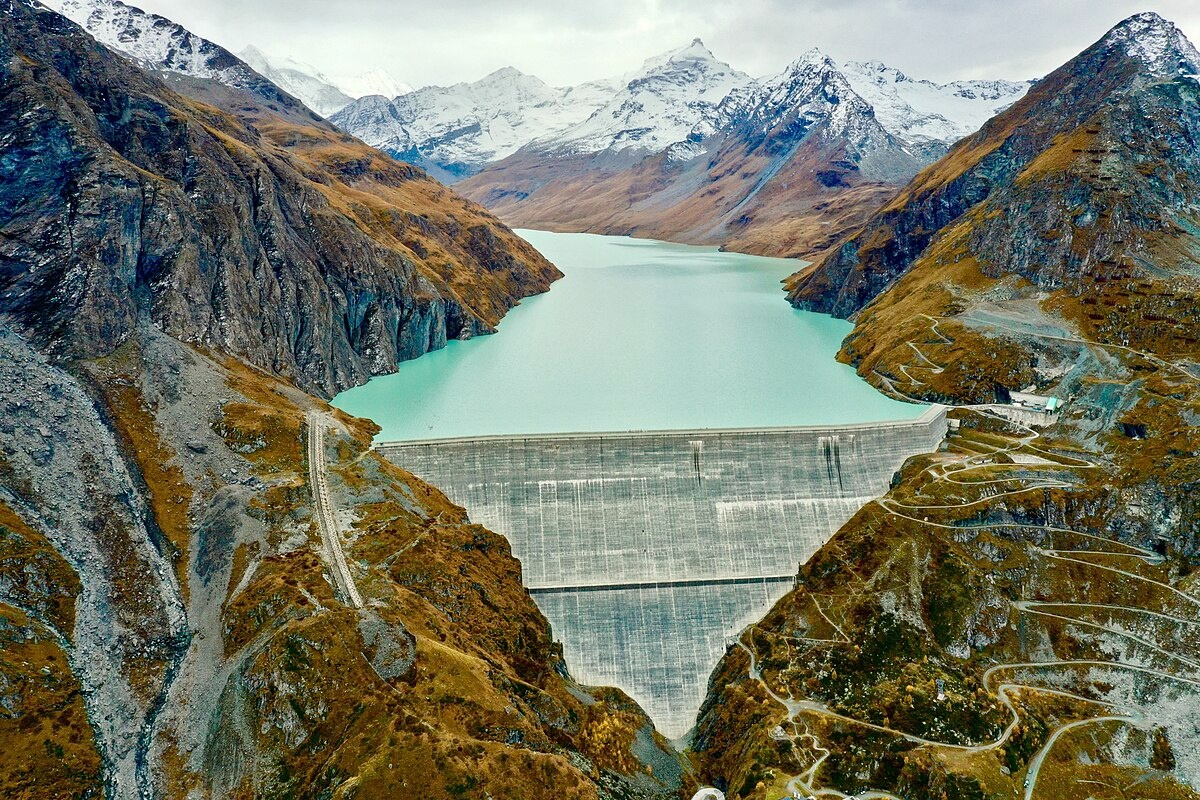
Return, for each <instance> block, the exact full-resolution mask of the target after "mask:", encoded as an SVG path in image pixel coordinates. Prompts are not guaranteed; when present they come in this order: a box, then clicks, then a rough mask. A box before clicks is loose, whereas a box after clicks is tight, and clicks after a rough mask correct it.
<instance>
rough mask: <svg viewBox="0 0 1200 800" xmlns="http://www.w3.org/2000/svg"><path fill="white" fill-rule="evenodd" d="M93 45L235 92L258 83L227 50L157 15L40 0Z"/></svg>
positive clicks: (99, 1)
mask: <svg viewBox="0 0 1200 800" xmlns="http://www.w3.org/2000/svg"><path fill="white" fill-rule="evenodd" d="M43 4H44V5H45V6H46V7H47V8H50V9H51V10H53V11H57V12H58V13H59V14H62V15H63V16H64V17H67V18H68V19H70V20H71V21H72V22H75V23H76V24H78V25H80V26H81V27H83V28H84V29H85V30H87V32H88V33H90V34H91V35H92V36H93V37H95V39H96V41H98V42H100V43H101V44H103V45H106V46H107V47H109V48H111V49H113V50H116V51H118V52H121V53H124V54H125V55H127V56H129V57H131V58H133V59H134V60H135V61H137V62H139V63H140V64H142V65H143V66H146V67H149V68H150V69H158V70H166V71H168V72H177V73H179V74H181V75H188V76H191V77H193V78H206V79H209V80H215V81H219V82H221V83H224V84H227V85H229V86H234V87H237V88H250V87H252V86H254V85H256V84H257V83H258V82H259V81H260V80H261V79H260V78H259V77H258V76H257V75H255V74H254V72H253V70H251V69H247V67H246V65H245V64H243V63H242V62H241V61H239V60H238V59H237V58H236V57H234V56H233V54H231V53H230V52H229V51H228V50H226V49H225V48H223V47H221V46H220V45H217V44H214V43H213V42H210V41H208V40H207V39H204V38H202V37H200V36H196V35H195V34H193V33H192V32H191V31H189V30H188V29H187V28H184V27H183V26H182V25H179V24H177V23H175V22H172V21H171V20H169V19H167V18H165V17H160V16H158V15H157V14H148V13H146V12H145V11H142V10H141V9H140V8H135V7H134V6H129V5H126V4H125V3H122V2H120V0H43Z"/></svg>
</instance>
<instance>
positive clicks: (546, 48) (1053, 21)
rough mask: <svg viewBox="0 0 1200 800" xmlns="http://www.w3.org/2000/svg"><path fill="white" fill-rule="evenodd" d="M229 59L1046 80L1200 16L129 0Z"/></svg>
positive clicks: (813, 2)
mask: <svg viewBox="0 0 1200 800" xmlns="http://www.w3.org/2000/svg"><path fill="white" fill-rule="evenodd" d="M126 1H127V2H130V3H132V4H134V5H139V6H141V7H142V8H145V9H146V10H148V11H154V12H157V13H159V14H163V15H164V16H167V17H170V18H171V19H174V20H176V21H177V22H180V23H182V24H184V25H185V26H186V27H188V28H190V29H191V30H193V31H194V32H196V33H198V34H200V35H202V36H205V37H207V38H210V39H213V40H214V41H216V42H218V43H220V44H223V45H225V46H226V47H228V48H230V49H231V50H234V51H239V50H241V49H242V48H243V47H244V46H246V45H247V44H255V45H258V46H259V47H260V48H261V49H262V50H264V51H266V52H267V53H269V54H271V55H281V56H292V57H294V58H297V59H300V60H302V61H305V62H307V63H310V64H313V65H315V66H316V67H317V68H318V69H320V70H321V71H323V72H326V73H328V74H332V75H338V74H352V73H357V72H362V71H365V70H367V69H371V68H373V67H376V66H379V67H383V68H385V69H387V70H388V71H389V72H391V73H392V74H393V75H395V77H397V78H399V79H400V80H402V81H406V82H408V83H410V84H413V85H414V86H423V85H427V84H431V83H439V84H445V83H454V82H456V81H463V80H475V79H477V78H479V77H482V76H483V75H486V74H487V73H488V72H491V71H492V70H495V69H498V68H500V67H503V66H514V67H516V68H518V69H520V70H522V71H524V72H528V73H532V74H534V75H537V76H539V77H541V78H543V79H544V80H546V81H547V82H549V83H551V84H555V85H567V84H573V83H578V82H581V81H585V80H591V79H595V78H601V77H607V76H609V75H619V74H622V73H625V72H628V71H629V70H632V69H635V68H636V67H638V66H639V65H640V64H641V62H642V60H643V59H645V58H646V57H648V56H651V55H655V54H657V53H660V52H662V51H664V50H670V49H673V48H675V47H680V46H682V45H685V44H687V43H688V42H690V41H691V40H692V39H693V38H694V37H697V36H699V37H700V38H702V39H703V40H704V42H705V44H707V45H708V46H709V48H710V49H711V50H712V51H713V52H714V53H715V54H716V55H717V57H718V58H720V59H722V60H724V61H728V62H729V63H731V64H732V65H733V66H735V67H737V68H739V69H742V70H744V71H746V72H749V73H751V74H752V75H756V76H757V75H766V74H771V73H774V72H778V71H779V70H781V69H782V68H783V67H784V66H786V65H787V63H788V62H790V61H791V60H792V59H794V58H796V57H797V56H798V55H800V54H801V53H803V52H804V51H805V50H807V49H809V48H810V47H819V48H821V49H822V50H823V51H825V52H826V53H828V54H829V55H831V56H833V57H834V58H835V59H838V60H867V59H878V60H880V61H884V62H886V63H888V64H890V65H892V66H894V67H898V68H899V69H901V70H903V71H905V72H907V73H908V74H909V75H911V76H913V77H919V78H929V79H932V80H953V79H956V78H991V77H996V78H1012V79H1021V78H1031V77H1040V76H1042V75H1044V74H1046V73H1047V72H1049V71H1050V70H1052V69H1054V68H1055V67H1057V66H1059V65H1060V64H1061V63H1063V62H1064V61H1066V60H1067V59H1068V58H1070V57H1071V56H1073V55H1075V54H1076V53H1078V52H1079V51H1080V50H1082V49H1083V48H1084V47H1086V46H1087V45H1089V44H1091V43H1092V42H1093V41H1095V40H1096V39H1098V38H1099V37H1100V36H1102V35H1103V34H1104V32H1105V31H1106V30H1108V29H1109V28H1110V27H1112V26H1113V25H1114V24H1115V23H1117V22H1118V21H1120V20H1121V19H1123V18H1125V17H1127V16H1129V15H1130V14H1135V13H1138V12H1140V11H1147V10H1154V11H1158V12H1159V13H1160V14H1162V15H1163V16H1165V17H1167V18H1168V19H1171V20H1174V21H1175V22H1177V23H1178V24H1179V25H1180V27H1182V28H1183V30H1184V31H1185V32H1186V33H1189V34H1191V35H1192V37H1193V39H1194V40H1200V0H1160V1H1159V2H1158V3H1157V4H1156V5H1155V6H1146V5H1143V4H1141V3H1138V2H1128V1H1127V0H587V1H585V0H420V1H419V2H418V1H416V0H126Z"/></svg>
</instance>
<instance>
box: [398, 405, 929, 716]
mask: <svg viewBox="0 0 1200 800" xmlns="http://www.w3.org/2000/svg"><path fill="white" fill-rule="evenodd" d="M945 431H946V416H945V409H943V408H931V409H930V410H929V411H927V412H926V413H925V414H923V415H922V416H921V417H920V418H918V419H916V420H912V421H904V422H894V423H871V424H864V425H850V426H844V427H839V428H793V429H761V430H728V431H716V430H712V431H672V432H654V433H614V434H593V433H589V434H567V435H552V436H529V437H520V436H516V437H481V438H475V439H446V440H435V441H422V442H393V443H381V444H379V445H378V446H377V448H378V450H379V451H380V452H381V453H382V454H383V455H384V456H386V457H387V458H389V459H390V460H392V461H393V462H395V463H396V464H398V465H400V466H401V467H403V468H404V469H407V470H409V471H411V472H413V473H414V474H416V475H418V476H420V477H421V478H424V479H425V480H427V481H429V482H430V483H432V484H433V485H435V486H437V487H439V488H440V489H442V490H443V491H444V492H446V494H447V495H448V496H449V497H450V499H451V500H453V501H454V502H455V503H458V504H460V505H462V506H464V507H465V508H466V509H467V510H468V511H469V513H470V514H471V518H472V520H474V521H475V522H478V523H480V524H482V525H485V526H487V527H488V528H491V529H492V530H495V531H497V532H499V533H502V534H504V535H505V536H507V537H508V539H509V541H510V542H511V543H512V547H513V552H514V554H515V555H516V556H517V557H518V558H520V559H521V561H522V564H523V568H524V578H525V583H526V585H527V586H528V587H529V589H530V591H531V593H532V594H533V597H534V599H535V600H536V601H537V603H538V605H539V607H540V608H541V609H542V611H543V613H545V615H546V617H547V618H548V619H549V620H550V623H551V625H552V626H553V629H554V635H555V637H556V638H557V639H559V640H560V641H562V643H563V645H564V647H565V651H566V658H567V665H568V666H569V667H570V669H571V672H572V674H573V675H574V676H575V677H576V679H578V680H579V681H581V682H583V683H587V684H593V685H611V686H618V687H620V688H621V689H624V690H625V691H626V692H628V693H629V694H630V695H631V696H632V697H633V698H634V699H635V700H637V701H638V702H639V703H641V704H642V706H643V707H644V708H645V709H646V711H647V712H648V713H649V714H650V716H651V717H652V718H653V719H654V720H655V722H656V723H657V724H658V726H659V728H660V729H661V730H662V731H663V732H664V733H665V734H667V735H668V736H673V737H678V736H682V735H683V734H684V733H686V732H687V731H688V730H689V729H690V728H691V726H692V725H693V724H694V722H695V717H696V713H697V711H698V710H699V707H700V704H701V702H702V701H703V698H704V694H705V688H706V686H707V681H708V676H709V674H710V673H711V671H712V669H713V668H714V667H715V665H716V662H717V661H718V659H719V658H720V656H721V655H722V653H723V652H724V650H725V646H726V642H727V639H728V637H730V636H732V635H734V634H736V633H737V631H738V630H740V629H741V628H742V627H744V626H745V625H747V624H749V623H751V622H753V621H754V620H756V619H758V618H759V617H761V616H762V614H763V613H764V612H765V610H766V609H767V608H768V607H769V606H770V605H771V604H772V603H774V602H775V601H776V600H777V599H778V598H780V597H781V596H783V594H785V593H786V592H787V591H788V589H790V587H791V585H792V579H793V578H794V576H795V574H796V571H797V568H798V566H799V564H800V563H802V562H803V561H805V560H807V559H808V558H809V557H810V556H811V555H812V554H813V553H814V552H815V551H816V550H817V549H818V548H819V547H820V546H821V545H822V544H824V542H825V541H827V540H828V538H829V537H830V536H831V535H832V534H833V533H834V532H835V531H836V530H837V529H838V528H839V527H840V526H841V525H842V524H843V523H844V522H845V521H846V520H848V519H849V518H850V517H851V516H852V515H853V514H854V513H855V512H856V511H858V509H859V508H861V507H862V506H863V505H864V504H866V503H867V502H869V501H870V500H871V499H873V498H875V497H878V496H880V495H882V494H883V493H884V492H885V491H886V490H887V487H888V483H889V481H890V480H891V478H892V475H893V474H894V473H895V471H896V470H897V469H898V468H899V467H900V465H901V464H903V463H904V461H905V460H906V459H907V458H908V457H910V456H912V455H915V454H917V453H925V452H930V451H932V450H935V449H936V448H937V446H938V444H939V443H940V442H941V440H942V438H943V437H944V436H945Z"/></svg>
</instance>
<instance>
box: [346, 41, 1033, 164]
mask: <svg viewBox="0 0 1200 800" xmlns="http://www.w3.org/2000/svg"><path fill="white" fill-rule="evenodd" d="M808 62H820V63H821V64H822V65H824V66H826V67H827V68H828V69H831V70H833V71H835V72H837V73H838V74H837V77H836V82H838V83H839V85H840V87H841V90H840V92H839V96H842V97H845V98H846V99H848V100H850V101H851V104H850V106H848V107H846V108H843V109H841V110H840V112H839V113H840V114H841V116H843V117H845V116H846V115H847V114H848V111H849V109H850V108H855V109H858V110H859V111H860V113H861V114H863V115H867V116H870V115H873V116H874V118H875V120H877V122H878V124H879V125H881V126H883V129H884V130H886V131H887V133H889V134H891V135H892V136H895V137H896V138H897V139H898V140H899V141H901V142H903V143H904V144H905V145H906V146H909V148H910V149H911V150H912V152H913V153H914V155H915V156H916V157H918V158H920V159H921V160H923V161H925V162H928V161H931V160H933V159H934V158H936V157H937V156H939V155H940V154H942V153H944V152H945V151H946V149H947V148H948V146H949V145H950V144H952V143H953V142H955V141H957V140H958V139H960V138H962V137H963V136H965V135H967V134H969V133H971V132H973V131H975V130H977V129H978V127H979V126H980V125H982V124H983V122H984V121H986V120H987V119H989V118H990V117H992V116H993V115H994V114H995V113H996V112H997V111H999V110H1001V109H1003V108H1006V107H1007V106H1009V105H1011V104H1012V103H1013V102H1015V101H1016V100H1018V99H1019V98H1020V97H1021V96H1022V95H1024V93H1025V92H1026V91H1027V90H1028V89H1029V87H1030V85H1031V82H1013V81H956V82H953V83H947V84H937V83H933V82H931V81H925V80H916V79H912V78H909V77H908V76H906V75H905V74H904V73H902V72H900V71H899V70H896V69H893V68H890V67H887V66H885V65H883V64H881V63H879V62H867V63H848V64H844V65H841V66H838V65H836V64H835V63H834V62H832V61H831V60H829V59H828V58H826V57H825V56H824V55H822V54H820V53H819V52H817V51H813V52H812V53H809V54H806V55H805V56H803V57H802V58H801V59H799V60H798V61H797V62H796V64H794V65H792V66H791V67H789V68H788V70H785V71H784V73H781V74H780V75H775V76H771V77H768V78H763V79H760V80H754V79H752V78H751V77H750V76H748V75H746V74H745V73H742V72H739V71H738V70H736V69H734V68H733V67H731V66H730V65H728V64H726V63H725V62H723V61H720V60H719V59H717V58H716V57H715V56H714V55H713V54H712V52H711V51H709V49H708V48H707V47H705V46H704V44H703V42H701V41H700V40H699V39H696V40H693V41H692V42H691V43H690V44H688V45H686V46H684V47H681V48H679V49H677V50H672V51H670V52H667V53H663V54H661V55H659V56H656V57H654V58H650V59H647V60H646V62H645V63H644V64H643V65H642V67H641V68H640V69H638V70H635V71H634V72H631V73H629V74H626V75H622V76H620V77H617V78H612V79H609V80H603V81H594V82H591V83H587V84H583V85H580V86H575V87H567V88H556V87H551V86H548V85H547V84H546V83H544V82H543V81H541V80H539V79H538V78H535V77H533V76H530V75H525V74H523V73H521V72H519V71H517V70H515V69H512V68H506V69H503V70H499V71H497V72H495V73H492V74H491V75H488V76H487V77H485V78H483V79H481V80H479V81H475V82H473V83H459V84H455V85H453V86H430V87H426V88H424V89H420V90H418V91H416V92H412V93H410V94H407V95H405V96H403V97H399V98H395V99H391V100H389V99H386V98H384V99H381V98H378V97H367V98H362V99H360V100H358V101H356V102H354V103H350V104H349V105H347V106H346V107H345V108H344V109H343V110H342V111H340V112H338V113H337V114H335V115H334V116H333V117H331V120H332V121H333V122H334V123H335V124H337V125H339V126H340V127H342V128H343V129H344V130H346V131H347V132H349V133H352V134H354V135H355V136H358V137H360V138H362V139H363V140H364V141H366V142H368V143H369V144H372V145H375V146H377V147H380V148H382V149H385V150H388V151H389V152H392V153H393V154H395V155H397V156H399V157H402V158H407V159H409V160H413V161H416V162H418V163H421V164H423V165H424V166H427V167H429V168H432V169H434V170H439V169H441V170H444V171H445V174H444V175H443V177H444V178H447V179H450V180H453V179H456V178H459V177H463V176H469V175H471V174H474V173H476V172H478V171H480V170H481V169H483V168H485V167H487V166H488V165H490V164H493V163H496V162H498V161H501V160H503V159H505V158H507V157H509V156H511V155H513V154H514V153H516V152H517V151H518V150H521V149H522V148H528V149H529V150H530V151H533V152H539V153H544V154H547V155H554V156H576V155H580V154H589V153H590V154H594V153H609V154H617V153H623V154H624V156H623V157H625V158H629V157H630V156H631V154H634V153H636V154H639V155H648V154H655V153H660V152H663V151H665V150H668V149H671V150H672V157H674V158H678V157H681V156H683V155H686V154H687V153H688V152H693V153H694V152H698V151H697V150H696V148H695V144H696V141H697V140H698V139H703V138H705V137H707V136H711V135H713V134H714V133H715V132H716V129H717V127H718V126H719V125H720V124H721V123H720V120H721V119H722V114H723V113H725V112H718V110H717V109H718V108H719V107H720V106H721V104H722V102H723V101H725V100H726V99H727V98H728V99H733V98H734V96H741V98H742V99H740V100H736V101H735V102H736V103H744V102H748V100H747V98H749V97H753V96H759V95H762V94H764V93H767V94H770V93H777V94H781V95H783V96H786V95H788V94H789V93H793V94H794V93H795V92H797V91H800V92H802V87H791V88H789V87H786V86H783V85H782V82H786V81H787V80H788V76H789V70H791V71H792V74H793V77H796V76H795V74H794V73H795V68H796V67H797V65H799V64H803V63H808ZM797 79H799V78H797ZM864 104H865V105H864ZM729 108H730V109H732V108H733V106H730V107H729ZM728 110H729V109H727V111H728ZM847 124H848V122H847Z"/></svg>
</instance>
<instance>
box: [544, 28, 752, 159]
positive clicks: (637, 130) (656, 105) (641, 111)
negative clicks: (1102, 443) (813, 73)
mask: <svg viewBox="0 0 1200 800" xmlns="http://www.w3.org/2000/svg"><path fill="white" fill-rule="evenodd" d="M748 83H750V77H749V76H748V75H746V74H745V73H744V72H739V71H738V70H735V69H734V68H733V67H731V66H729V65H728V64H726V63H725V62H723V61H720V60H718V59H717V58H716V56H714V55H713V54H712V52H711V51H710V50H709V49H708V48H707V47H705V46H704V43H703V42H702V41H700V40H699V39H693V40H692V42H691V44H688V45H685V46H684V47H680V48H677V49H675V50H669V51H667V52H666V53H662V54H661V55H658V56H655V57H653V58H649V59H646V61H645V62H644V63H643V65H642V68H641V69H640V70H638V71H637V72H635V73H633V74H631V75H629V76H628V79H627V81H626V83H625V86H624V88H622V89H621V90H620V91H619V92H618V93H617V94H616V95H615V96H613V97H612V98H611V99H610V100H609V101H608V102H607V103H605V104H604V105H603V106H602V107H601V108H599V109H597V110H596V112H595V113H594V114H592V115H591V116H590V117H588V118H587V120H585V121H584V122H582V123H581V124H579V125H577V126H575V127H573V128H571V129H569V130H567V131H566V132H564V133H563V134H561V135H560V136H557V137H553V138H542V139H539V140H537V141H536V142H534V146H535V147H537V148H538V149H544V150H548V151H555V152H562V153H571V154H587V153H599V152H603V151H613V152H617V151H622V150H629V151H636V152H644V153H656V152H661V151H662V150H665V149H666V148H667V147H669V146H670V145H672V144H674V143H676V142H680V141H683V140H684V139H685V138H687V136H688V133H689V132H690V131H691V130H692V128H693V127H695V126H696V124H697V123H699V122H700V121H701V120H702V119H703V118H704V117H705V115H706V114H708V113H709V112H711V111H712V109H714V108H715V107H716V106H717V104H718V103H720V102H721V101H722V100H724V99H725V98H726V97H727V96H728V95H729V93H730V92H731V91H733V90H734V89H736V88H738V87H741V86H745V85H746V84H748Z"/></svg>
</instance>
